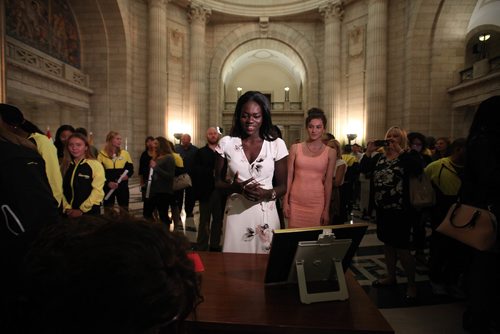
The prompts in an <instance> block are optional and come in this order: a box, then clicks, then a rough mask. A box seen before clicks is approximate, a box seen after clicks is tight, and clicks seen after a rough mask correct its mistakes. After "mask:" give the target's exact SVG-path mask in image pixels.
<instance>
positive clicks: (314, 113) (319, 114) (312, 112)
mask: <svg viewBox="0 0 500 334" xmlns="http://www.w3.org/2000/svg"><path fill="white" fill-rule="evenodd" d="M313 119H320V120H321V121H322V122H323V127H324V128H326V116H325V113H324V112H323V110H321V109H320V108H311V109H309V110H308V111H307V118H306V127H307V126H308V125H309V122H311V121H312V120H313Z"/></svg>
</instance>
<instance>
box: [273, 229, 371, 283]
mask: <svg viewBox="0 0 500 334" xmlns="http://www.w3.org/2000/svg"><path fill="white" fill-rule="evenodd" d="M367 228H368V224H366V223H355V224H344V225H328V226H317V227H306V228H291V229H280V230H275V231H274V236H273V243H272V245H271V251H270V252H269V259H268V262H267V269H266V276H265V279H264V283H265V284H278V283H279V284H281V283H287V282H289V280H288V279H289V273H290V269H291V266H292V264H293V261H294V257H295V253H296V251H297V247H298V244H299V242H301V241H315V240H318V237H319V235H320V234H323V231H324V230H331V232H332V233H333V234H334V235H335V238H336V240H341V239H349V240H351V244H350V246H349V249H348V250H347V252H346V254H345V256H344V258H343V259H342V268H343V270H344V271H346V270H347V269H348V268H349V266H350V265H351V261H352V258H353V256H354V254H355V253H356V251H357V249H358V247H359V243H360V242H361V239H363V236H364V235H365V232H366V230H367Z"/></svg>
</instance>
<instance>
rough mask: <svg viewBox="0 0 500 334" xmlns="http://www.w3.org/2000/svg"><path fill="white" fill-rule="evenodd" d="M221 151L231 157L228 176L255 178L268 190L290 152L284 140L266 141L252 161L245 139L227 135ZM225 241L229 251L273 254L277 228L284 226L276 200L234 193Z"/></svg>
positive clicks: (228, 209)
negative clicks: (279, 163) (251, 198)
mask: <svg viewBox="0 0 500 334" xmlns="http://www.w3.org/2000/svg"><path fill="white" fill-rule="evenodd" d="M217 151H218V152H219V153H220V154H221V155H222V156H223V157H224V158H226V159H227V178H228V179H231V180H232V179H233V177H234V175H235V174H236V172H238V180H239V181H240V182H241V181H244V180H247V179H249V178H251V177H253V178H254V179H255V181H256V182H258V183H260V184H261V185H262V188H264V189H271V188H272V187H273V176H274V163H275V162H276V161H279V160H281V159H282V158H284V157H286V156H287V155H288V150H287V148H286V145H285V142H284V141H283V140H282V139H279V138H278V139H276V140H274V141H267V140H264V142H263V143H262V148H261V150H260V153H259V155H258V157H257V158H256V159H255V161H253V162H252V163H249V162H248V160H247V157H246V155H245V152H244V151H243V146H242V143H241V138H239V137H228V136H227V137H224V138H222V139H221V140H220V142H219V147H218V149H217ZM225 213H226V215H225V220H224V243H223V247H222V251H223V252H226V253H228V252H229V253H264V254H266V253H269V250H270V248H271V241H272V236H273V231H274V230H275V229H278V228H280V221H279V217H278V211H277V210H276V203H275V201H265V202H252V201H249V200H248V199H246V198H245V197H244V196H243V195H241V194H236V193H234V194H231V195H230V196H229V197H228V199H227V202H226V210H225Z"/></svg>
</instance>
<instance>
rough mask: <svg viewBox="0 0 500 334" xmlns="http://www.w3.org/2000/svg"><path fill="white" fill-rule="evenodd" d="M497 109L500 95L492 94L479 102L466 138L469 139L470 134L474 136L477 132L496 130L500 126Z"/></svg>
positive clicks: (499, 106)
mask: <svg viewBox="0 0 500 334" xmlns="http://www.w3.org/2000/svg"><path fill="white" fill-rule="evenodd" d="M499 109H500V95H496V96H492V97H490V98H488V99H486V100H484V101H483V102H481V103H480V104H479V107H478V108H477V111H476V113H475V114H474V118H473V120H472V124H471V126H470V129H469V136H468V138H467V140H470V139H471V138H470V137H471V136H475V135H476V134H478V133H483V134H484V133H491V132H495V131H498V128H499V127H500V116H499V115H498V110H499Z"/></svg>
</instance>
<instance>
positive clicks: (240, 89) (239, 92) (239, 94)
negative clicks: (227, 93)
mask: <svg viewBox="0 0 500 334" xmlns="http://www.w3.org/2000/svg"><path fill="white" fill-rule="evenodd" d="M236 90H237V91H238V98H240V96H241V91H242V90H243V88H241V87H237V88H236Z"/></svg>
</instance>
